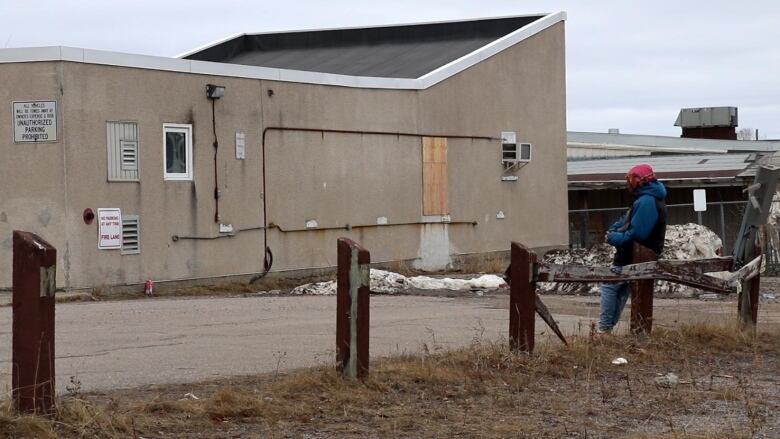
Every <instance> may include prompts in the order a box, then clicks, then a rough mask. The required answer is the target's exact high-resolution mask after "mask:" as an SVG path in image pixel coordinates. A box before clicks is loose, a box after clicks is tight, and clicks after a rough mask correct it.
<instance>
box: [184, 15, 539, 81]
mask: <svg viewBox="0 0 780 439" xmlns="http://www.w3.org/2000/svg"><path fill="white" fill-rule="evenodd" d="M543 17H544V15H533V16H516V17H505V18H491V19H480V20H469V21H456V22H444V23H424V24H412V25H397V26H381V27H363V28H350V29H328V30H314V31H297V32H276V33H263V34H245V35H239V36H237V37H235V38H232V39H228V40H226V41H223V42H220V43H218V44H215V45H213V46H210V47H207V48H204V49H202V50H199V51H195V52H193V53H189V54H187V55H186V56H185V59H191V60H200V61H213V62H220V63H230V64H243V65H252V66H258V67H270V68H280V69H291V70H303V71H310V72H321V73H333V74H340V75H354V76H369V77H383V78H419V77H421V76H423V75H425V74H426V73H429V72H431V71H433V70H436V69H437V68H439V67H442V66H444V65H447V64H449V63H451V62H453V61H455V60H457V59H459V58H461V57H463V56H465V55H467V54H469V53H471V52H474V51H475V50H478V49H480V48H482V47H485V46H487V45H489V44H491V43H493V42H494V41H496V40H498V39H501V38H502V37H504V36H506V35H508V34H510V33H512V32H515V31H517V30H518V29H521V28H523V27H524V26H526V25H528V24H531V23H533V22H535V21H537V20H539V19H541V18H543Z"/></svg>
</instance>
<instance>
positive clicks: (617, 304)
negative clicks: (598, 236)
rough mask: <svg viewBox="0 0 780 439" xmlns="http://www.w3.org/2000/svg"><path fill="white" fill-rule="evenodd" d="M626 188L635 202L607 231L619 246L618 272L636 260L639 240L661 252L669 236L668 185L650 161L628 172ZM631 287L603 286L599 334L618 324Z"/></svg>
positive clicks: (615, 263) (624, 284) (622, 284)
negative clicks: (659, 179)
mask: <svg viewBox="0 0 780 439" xmlns="http://www.w3.org/2000/svg"><path fill="white" fill-rule="evenodd" d="M626 189H628V192H629V193H630V194H631V195H633V197H634V202H633V204H632V205H631V208H629V209H628V212H626V214H625V215H623V216H622V217H620V219H618V220H617V221H616V222H615V223H614V224H613V225H612V226H610V228H609V229H608V231H607V242H608V243H609V244H611V245H612V246H614V247H615V258H614V259H613V261H612V271H614V272H616V273H620V271H621V270H622V268H623V266H625V265H629V264H631V263H632V257H633V245H634V243H635V242H637V243H639V244H641V245H643V246H645V247H647V248H649V249H650V250H653V251H654V252H655V253H656V255H660V254H661V252H662V251H663V249H664V237H665V236H666V188H665V187H664V185H663V184H662V183H661V182H659V181H658V180H657V179H656V177H655V173H654V172H653V168H652V167H651V166H650V165H647V164H641V165H636V166H634V167H633V168H631V169H630V170H629V171H628V173H627V174H626ZM628 286H629V285H628V282H615V283H605V284H602V285H601V306H600V315H599V323H598V334H600V335H602V334H609V333H611V332H612V329H613V328H614V327H615V325H617V323H618V321H619V320H620V315H621V314H622V313H623V308H625V306H626V302H627V301H628V295H629V288H628Z"/></svg>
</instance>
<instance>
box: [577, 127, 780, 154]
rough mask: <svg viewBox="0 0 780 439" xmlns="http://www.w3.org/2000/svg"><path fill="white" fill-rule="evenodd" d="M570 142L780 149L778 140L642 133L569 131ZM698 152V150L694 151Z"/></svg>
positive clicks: (730, 149) (734, 149) (741, 149)
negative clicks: (686, 136)
mask: <svg viewBox="0 0 780 439" xmlns="http://www.w3.org/2000/svg"><path fill="white" fill-rule="evenodd" d="M567 137H568V142H569V143H574V144H593V145H596V146H606V145H614V146H617V147H619V146H641V147H664V148H690V149H709V150H713V149H719V150H725V151H729V152H740V151H780V141H777V140H759V141H752V140H714V139H691V138H682V137H671V136H648V135H642V134H609V133H590V132H583V131H569V132H568V133H567ZM694 152H698V151H694Z"/></svg>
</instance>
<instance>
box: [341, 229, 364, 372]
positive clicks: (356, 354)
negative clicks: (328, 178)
mask: <svg viewBox="0 0 780 439" xmlns="http://www.w3.org/2000/svg"><path fill="white" fill-rule="evenodd" d="M337 247H338V272H337V278H336V285H337V292H336V363H337V368H338V370H339V371H340V372H341V373H342V374H343V375H344V376H345V377H349V378H365V377H366V376H368V332H369V287H370V268H369V264H370V262H371V255H370V254H369V252H368V250H366V249H364V248H363V247H361V246H360V245H359V244H357V243H356V242H354V241H352V240H351V239H347V238H339V240H338V245H337Z"/></svg>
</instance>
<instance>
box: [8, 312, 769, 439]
mask: <svg viewBox="0 0 780 439" xmlns="http://www.w3.org/2000/svg"><path fill="white" fill-rule="evenodd" d="M777 336H778V334H777V333H759V334H758V335H755V334H744V333H742V332H740V331H737V330H735V328H731V327H717V326H711V325H691V326H683V327H681V328H679V329H674V330H669V329H658V330H656V331H655V332H654V334H653V336H652V337H650V338H647V339H640V338H633V337H614V338H609V339H606V340H603V341H602V340H600V341H598V342H593V341H591V340H589V339H588V338H587V337H580V338H574V339H572V340H571V343H570V346H569V347H564V346H560V345H557V344H550V345H542V346H540V348H539V349H538V352H537V354H535V355H533V356H528V355H524V354H518V353H515V352H512V351H511V350H509V349H508V347H507V344H506V343H505V341H503V340H499V341H496V342H494V341H486V340H483V339H481V338H480V337H475V340H474V343H473V344H472V345H471V346H469V347H468V348H464V349H459V350H456V351H443V350H440V349H436V347H433V348H431V349H427V350H426V351H424V352H423V353H421V354H419V355H405V356H400V357H393V358H383V359H379V360H375V361H373V363H372V365H371V375H370V377H369V378H368V379H367V380H366V381H364V382H352V381H345V380H343V379H342V378H341V377H340V376H339V375H338V374H337V373H336V372H335V370H334V368H333V367H331V366H322V367H317V368H312V369H306V370H302V371H298V372H294V373H290V374H288V375H283V376H278V377H277V376H263V377H249V378H245V379H234V380H231V383H230V385H224V384H222V385H219V383H203V384H201V385H193V384H189V385H187V386H188V387H187V388H188V389H197V390H195V393H196V394H198V395H200V399H197V400H195V399H192V398H181V395H182V393H181V390H180V388H174V387H172V388H171V389H169V390H168V391H163V392H161V391H160V390H159V389H158V390H157V392H158V393H151V391H146V392H143V391H136V392H135V393H133V392H130V393H127V392H125V393H121V392H118V393H116V394H115V395H113V397H114V399H112V400H107V401H106V400H105V397H103V399H100V398H93V399H92V400H90V399H89V397H88V396H87V397H84V396H77V397H66V398H63V399H62V400H61V401H60V404H59V410H58V413H57V415H56V417H55V419H54V420H53V421H50V420H43V419H40V418H35V417H21V416H15V415H13V414H12V413H11V412H10V410H9V409H8V408H7V407H5V408H4V409H3V410H2V413H0V429H2V431H5V432H6V435H7V436H9V437H55V436H56V437H130V436H135V437H138V436H144V437H147V436H149V435H151V436H153V437H157V436H161V435H163V434H161V432H162V433H164V435H165V436H166V437H193V436H196V435H197V436H198V437H232V436H236V437H238V436H242V437H245V436H251V437H300V436H303V435H306V434H312V435H316V437H365V436H370V437H375V436H379V437H449V436H454V437H521V438H522V437H527V438H531V437H534V438H536V437H549V438H586V437H633V438H636V439H640V438H641V439H650V438H659V439H662V438H663V439H666V438H669V439H671V438H675V439H678V438H679V439H694V438H701V439H708V438H714V437H718V438H749V437H756V438H759V437H772V436H771V434H773V432H774V433H776V432H778V431H780V430H779V429H780V416H778V414H777V408H778V407H780V395H778V392H780V390H779V389H778V388H777V385H776V381H773V380H775V374H776V373H777V369H776V364H777V363H776V362H777V361H778V360H779V359H780V343H777ZM431 351H432V352H433V353H431ZM616 356H623V357H626V358H628V360H629V364H628V365H626V366H614V365H612V364H611V360H612V359H613V358H614V357H616ZM669 371H672V372H675V373H676V374H678V375H679V376H680V379H681V384H680V385H679V386H677V387H675V388H671V389H667V388H659V387H658V386H657V385H655V383H654V377H655V376H656V375H657V374H659V373H666V372H669ZM715 377H717V378H715ZM632 435H633V436H632Z"/></svg>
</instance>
